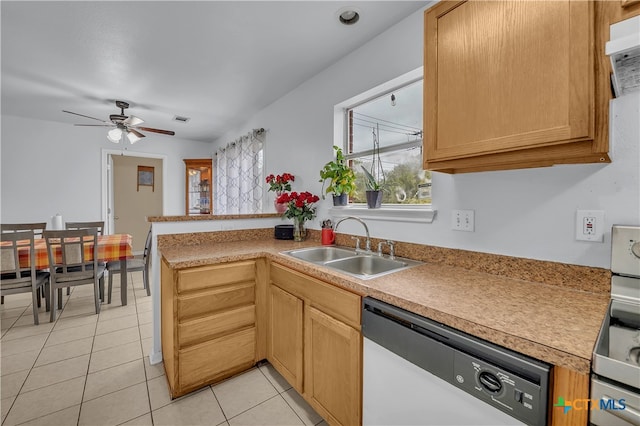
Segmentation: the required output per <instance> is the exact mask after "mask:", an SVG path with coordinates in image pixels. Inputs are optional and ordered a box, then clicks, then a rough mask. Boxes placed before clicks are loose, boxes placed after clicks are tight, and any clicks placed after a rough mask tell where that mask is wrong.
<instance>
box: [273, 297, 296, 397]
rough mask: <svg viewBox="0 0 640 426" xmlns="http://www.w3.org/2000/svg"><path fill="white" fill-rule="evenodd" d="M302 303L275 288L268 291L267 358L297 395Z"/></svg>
mask: <svg viewBox="0 0 640 426" xmlns="http://www.w3.org/2000/svg"><path fill="white" fill-rule="evenodd" d="M302 309H303V303H302V300H301V299H299V298H297V297H296V296H294V295H292V294H290V293H287V292H286V291H284V290H282V289H280V288H278V287H277V286H275V285H272V286H270V288H269V324H270V327H269V333H268V338H267V357H268V359H269V361H270V362H271V364H272V365H273V366H274V368H275V369H276V370H277V371H278V372H280V374H282V376H283V377H284V378H285V379H286V380H287V382H289V383H290V384H291V385H292V386H293V387H294V388H295V389H296V390H297V391H298V392H300V393H302V386H303V383H302V326H303V317H302Z"/></svg>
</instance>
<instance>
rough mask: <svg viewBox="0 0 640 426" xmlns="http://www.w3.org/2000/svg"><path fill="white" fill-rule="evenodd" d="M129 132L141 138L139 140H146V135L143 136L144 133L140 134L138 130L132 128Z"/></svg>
mask: <svg viewBox="0 0 640 426" xmlns="http://www.w3.org/2000/svg"><path fill="white" fill-rule="evenodd" d="M129 131H130V132H131V133H133V134H134V135H136V136H137V137H139V138H144V137H146V136H145V135H143V134H142V133H140V132H139V131H137V130H136V129H131V128H130V129H129Z"/></svg>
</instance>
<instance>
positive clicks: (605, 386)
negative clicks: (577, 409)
mask: <svg viewBox="0 0 640 426" xmlns="http://www.w3.org/2000/svg"><path fill="white" fill-rule="evenodd" d="M591 404H592V407H591V411H590V423H591V424H594V425H598V426H629V425H634V426H640V394H638V390H635V391H634V390H632V389H631V388H628V387H622V386H621V385H616V384H614V383H612V382H608V381H605V380H603V379H601V378H598V377H597V376H595V375H592V378H591ZM596 404H597V405H596Z"/></svg>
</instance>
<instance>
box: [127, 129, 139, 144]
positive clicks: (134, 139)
mask: <svg viewBox="0 0 640 426" xmlns="http://www.w3.org/2000/svg"><path fill="white" fill-rule="evenodd" d="M127 139H129V142H131V145H133V144H134V143H136V142H138V141H139V140H140V139H142V138H140V137H138V135H136V134H135V133H133V132H127Z"/></svg>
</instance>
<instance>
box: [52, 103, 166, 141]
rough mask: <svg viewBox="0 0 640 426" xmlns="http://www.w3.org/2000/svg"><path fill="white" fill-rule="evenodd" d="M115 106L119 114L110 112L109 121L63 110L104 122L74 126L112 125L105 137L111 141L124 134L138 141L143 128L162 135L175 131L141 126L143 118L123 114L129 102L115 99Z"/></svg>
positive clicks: (142, 135) (131, 139)
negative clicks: (118, 109)
mask: <svg viewBox="0 0 640 426" xmlns="http://www.w3.org/2000/svg"><path fill="white" fill-rule="evenodd" d="M116 106H117V107H118V108H120V114H111V115H110V116H109V120H110V121H105V120H101V119H99V118H95V117H89V116H88V115H84V114H78V113H77V112H71V111H65V110H62V112H66V113H68V114H73V115H79V116H80V117H85V118H90V119H92V120H96V121H100V122H101V123H104V124H74V126H92V127H93V126H96V127H113V129H111V130H109V132H107V139H109V140H110V141H111V142H113V143H120V141H121V140H122V139H123V136H126V137H127V139H129V142H131V144H134V143H136V142H138V141H139V140H140V139H142V138H144V137H145V135H144V134H142V133H140V130H144V131H145V132H153V133H160V134H163V135H170V136H173V135H175V134H176V132H173V131H171V130H161V129H154V128H151V127H142V126H140V124H142V123H144V120H143V119H141V118H139V117H136V116H135V115H128V116H127V115H124V110H125V109H127V108H129V104H128V103H127V102H123V101H116Z"/></svg>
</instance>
